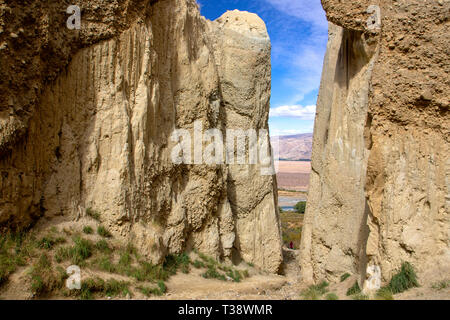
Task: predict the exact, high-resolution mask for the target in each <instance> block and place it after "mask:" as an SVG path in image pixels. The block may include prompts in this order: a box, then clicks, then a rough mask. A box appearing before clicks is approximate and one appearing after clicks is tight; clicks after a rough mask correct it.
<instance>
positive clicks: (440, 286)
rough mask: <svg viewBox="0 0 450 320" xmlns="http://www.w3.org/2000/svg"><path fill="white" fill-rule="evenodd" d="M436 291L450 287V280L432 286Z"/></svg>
mask: <svg viewBox="0 0 450 320" xmlns="http://www.w3.org/2000/svg"><path fill="white" fill-rule="evenodd" d="M431 287H432V288H433V289H435V290H443V289H447V288H448V287H450V280H441V281H438V282H436V283H434V284H433V285H432V286H431Z"/></svg>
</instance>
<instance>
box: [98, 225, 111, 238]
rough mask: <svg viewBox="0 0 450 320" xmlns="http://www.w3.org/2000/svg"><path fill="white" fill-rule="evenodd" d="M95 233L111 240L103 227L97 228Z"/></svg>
mask: <svg viewBox="0 0 450 320" xmlns="http://www.w3.org/2000/svg"><path fill="white" fill-rule="evenodd" d="M97 233H98V235H99V236H101V237H103V238H111V237H112V234H111V232H109V231H108V229H106V228H105V227H104V226H98V228H97Z"/></svg>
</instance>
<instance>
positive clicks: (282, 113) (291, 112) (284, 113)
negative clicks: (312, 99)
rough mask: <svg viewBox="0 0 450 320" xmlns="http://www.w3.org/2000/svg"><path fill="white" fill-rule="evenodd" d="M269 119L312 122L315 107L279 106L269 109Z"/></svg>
mask: <svg viewBox="0 0 450 320" xmlns="http://www.w3.org/2000/svg"><path fill="white" fill-rule="evenodd" d="M269 115H270V117H293V118H299V119H301V120H314V117H315V116H316V106H305V107H304V106H300V105H293V106H281V107H277V108H272V109H270V114H269Z"/></svg>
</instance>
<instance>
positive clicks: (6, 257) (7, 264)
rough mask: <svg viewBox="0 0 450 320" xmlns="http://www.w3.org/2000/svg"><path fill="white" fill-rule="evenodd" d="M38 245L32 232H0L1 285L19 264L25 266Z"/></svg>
mask: <svg viewBox="0 0 450 320" xmlns="http://www.w3.org/2000/svg"><path fill="white" fill-rule="evenodd" d="M36 247H37V243H36V240H35V238H34V236H33V235H32V234H25V233H21V232H19V233H14V234H0V287H1V286H2V285H3V284H4V283H6V282H7V280H8V278H9V275H10V274H11V273H13V272H14V271H15V270H16V269H17V267H18V266H25V265H26V262H27V260H29V259H30V258H31V257H32V256H33V255H34V251H35V249H36Z"/></svg>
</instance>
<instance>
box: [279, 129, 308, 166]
mask: <svg viewBox="0 0 450 320" xmlns="http://www.w3.org/2000/svg"><path fill="white" fill-rule="evenodd" d="M312 137H313V134H312V133H303V134H296V135H292V136H277V137H272V138H271V142H272V146H274V148H275V147H276V145H277V142H278V144H279V153H280V160H291V161H296V160H310V159H311V151H312Z"/></svg>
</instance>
